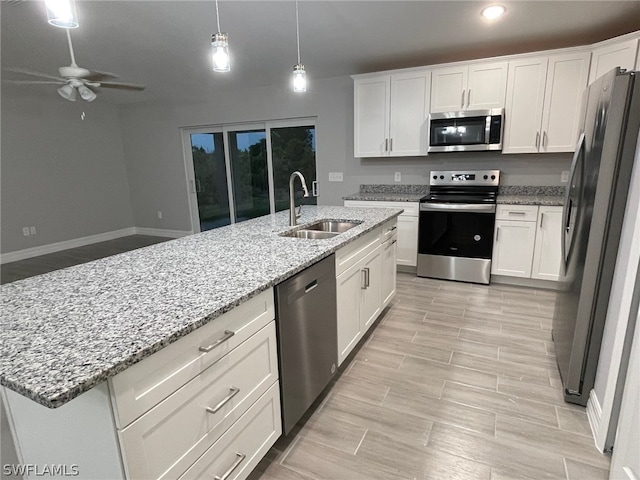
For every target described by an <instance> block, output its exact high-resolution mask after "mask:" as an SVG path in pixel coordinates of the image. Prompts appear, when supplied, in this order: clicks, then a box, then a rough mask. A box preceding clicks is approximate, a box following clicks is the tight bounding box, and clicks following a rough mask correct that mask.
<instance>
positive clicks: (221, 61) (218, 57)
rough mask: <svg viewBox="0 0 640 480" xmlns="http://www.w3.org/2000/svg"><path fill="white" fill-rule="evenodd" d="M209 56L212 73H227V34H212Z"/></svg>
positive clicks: (229, 68) (228, 67)
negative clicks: (211, 62) (210, 56)
mask: <svg viewBox="0 0 640 480" xmlns="http://www.w3.org/2000/svg"><path fill="white" fill-rule="evenodd" d="M211 55H212V59H213V71H214V72H228V71H230V70H231V63H230V62H229V34H227V33H221V32H218V33H214V34H213V35H212V36H211Z"/></svg>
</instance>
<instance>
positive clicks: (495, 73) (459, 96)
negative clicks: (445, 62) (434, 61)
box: [431, 62, 508, 113]
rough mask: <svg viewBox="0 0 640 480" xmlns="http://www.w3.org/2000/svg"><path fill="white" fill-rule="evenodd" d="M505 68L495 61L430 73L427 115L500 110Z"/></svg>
mask: <svg viewBox="0 0 640 480" xmlns="http://www.w3.org/2000/svg"><path fill="white" fill-rule="evenodd" d="M507 67H508V63H507V62H499V63H481V64H473V65H469V66H457V67H452V68H439V69H436V70H433V73H432V83H433V85H432V89H431V112H432V113H438V112H452V111H459V110H480V109H488V108H502V107H504V97H505V90H506V86H507Z"/></svg>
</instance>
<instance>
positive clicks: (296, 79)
mask: <svg viewBox="0 0 640 480" xmlns="http://www.w3.org/2000/svg"><path fill="white" fill-rule="evenodd" d="M296 41H297V44H298V63H297V64H296V65H295V66H294V67H293V91H294V92H306V91H307V74H306V72H305V71H304V65H302V63H300V23H299V21H298V0H296Z"/></svg>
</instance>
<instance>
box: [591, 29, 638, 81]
mask: <svg viewBox="0 0 640 480" xmlns="http://www.w3.org/2000/svg"><path fill="white" fill-rule="evenodd" d="M637 51H638V39H637V38H635V39H633V40H627V41H625V42H620V43H615V44H613V45H607V46H605V47H600V48H596V49H595V50H594V51H593V54H592V58H591V70H590V72H589V83H592V82H593V81H594V80H595V79H597V78H599V77H601V76H602V75H604V74H605V73H607V72H608V71H610V70H612V69H614V68H616V67H621V68H625V69H627V70H633V68H634V65H635V61H636V54H637Z"/></svg>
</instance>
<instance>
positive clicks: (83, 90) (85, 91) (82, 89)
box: [78, 85, 97, 102]
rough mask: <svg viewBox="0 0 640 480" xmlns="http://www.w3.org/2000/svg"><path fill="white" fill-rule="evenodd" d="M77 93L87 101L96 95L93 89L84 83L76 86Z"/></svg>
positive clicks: (91, 100) (90, 100)
mask: <svg viewBox="0 0 640 480" xmlns="http://www.w3.org/2000/svg"><path fill="white" fill-rule="evenodd" d="M78 93H79V94H80V98H82V99H83V100H85V101H87V102H93V101H94V100H95V99H96V97H97V95H96V94H95V93H94V92H93V90H91V89H90V88H89V87H87V86H85V85H81V86H79V87H78Z"/></svg>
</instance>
